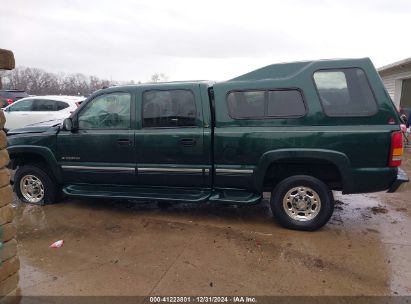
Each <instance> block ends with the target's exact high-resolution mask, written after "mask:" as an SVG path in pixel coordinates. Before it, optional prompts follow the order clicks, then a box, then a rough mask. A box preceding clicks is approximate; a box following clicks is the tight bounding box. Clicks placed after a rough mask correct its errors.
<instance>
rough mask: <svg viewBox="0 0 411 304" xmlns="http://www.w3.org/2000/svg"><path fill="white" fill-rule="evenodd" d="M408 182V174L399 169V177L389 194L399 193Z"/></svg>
mask: <svg viewBox="0 0 411 304" xmlns="http://www.w3.org/2000/svg"><path fill="white" fill-rule="evenodd" d="M408 181H409V179H408V176H407V173H405V171H404V170H402V169H400V168H398V173H397V177H396V179H395V180H394V182H393V183H392V185H391V187H390V188H389V189H388V191H387V192H388V193H392V192H396V191H398V190H399V189H400V188H401V186H404V185H405V183H407V182H408Z"/></svg>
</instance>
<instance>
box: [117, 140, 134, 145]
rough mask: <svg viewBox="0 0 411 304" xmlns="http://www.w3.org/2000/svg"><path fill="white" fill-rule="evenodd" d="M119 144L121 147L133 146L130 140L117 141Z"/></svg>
mask: <svg viewBox="0 0 411 304" xmlns="http://www.w3.org/2000/svg"><path fill="white" fill-rule="evenodd" d="M117 143H118V144H119V145H120V146H131V141H130V140H129V139H117Z"/></svg>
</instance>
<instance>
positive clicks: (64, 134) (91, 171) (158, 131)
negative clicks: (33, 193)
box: [8, 59, 399, 204]
mask: <svg viewBox="0 0 411 304" xmlns="http://www.w3.org/2000/svg"><path fill="white" fill-rule="evenodd" d="M347 68H358V69H361V70H362V71H363V72H364V73H365V75H366V78H367V81H368V83H369V85H370V87H371V90H372V94H373V98H374V99H375V101H376V105H377V108H378V111H377V113H375V114H373V115H371V116H365V117H329V116H327V115H326V114H325V113H324V111H323V108H322V105H321V102H320V99H319V94H318V92H317V90H316V87H315V84H314V78H313V75H314V73H315V72H316V71H318V70H326V69H347ZM321 77H324V76H321ZM343 80H344V79H343V77H342V76H341V77H340V78H338V79H337V81H338V88H340V87H343V85H342V84H341V82H342V81H343ZM321 81H323V82H324V81H325V80H324V79H322V78H321ZM331 86H332V83H331ZM280 89H296V90H299V91H300V92H301V93H302V95H303V97H304V100H305V106H306V114H305V115H303V116H302V117H291V118H290V117H288V118H287V117H283V118H266V119H233V118H232V117H230V115H229V112H228V106H227V101H226V96H227V95H228V94H229V93H230V92H231V91H249V90H254V91H255V90H262V91H263V92H268V90H280ZM151 90H189V91H191V92H192V93H193V95H194V97H195V103H196V104H195V106H196V109H197V116H196V119H195V125H193V126H190V127H181V128H143V127H142V125H143V123H142V103H143V101H142V98H143V93H144V92H146V91H151ZM210 90H212V91H213V94H214V100H210V95H209V91H210ZM115 92H126V93H129V94H130V95H131V100H132V105H131V117H130V118H131V128H130V129H123V130H76V131H74V132H71V131H65V130H61V129H60V128H59V127H54V128H48V129H43V130H40V129H39V128H37V129H36V128H31V129H30V128H28V129H26V131H30V132H32V133H29V134H24V132H23V133H22V134H17V135H12V136H9V138H8V139H9V148H8V150H9V153H10V156H11V158H12V159H13V160H14V164H15V165H18V164H19V162H20V163H21V162H26V161H33V160H35V161H39V160H42V161H43V162H45V163H46V164H47V165H48V166H49V168H50V170H51V171H52V172H53V174H54V176H55V178H56V181H58V182H59V183H60V184H62V185H63V186H64V191H65V192H66V193H67V194H69V195H73V196H113V197H122V198H124V197H126V198H128V197H130V198H140V199H145V200H147V199H153V200H163V199H164V200H182V201H195V202H201V201H206V200H211V201H217V202H221V203H224V202H238V203H250V204H251V203H256V202H258V201H259V200H260V199H261V193H262V191H263V190H265V191H267V190H268V191H271V189H272V187H273V186H274V184H275V183H276V182H278V181H279V179H281V178H284V177H285V176H287V174H288V173H292V174H309V175H314V176H320V177H322V178H323V179H325V180H326V182H327V183H328V184H329V185H330V187H331V188H332V189H336V190H342V191H343V193H361V192H373V191H382V190H386V189H388V188H389V187H390V186H391V185H392V184H393V182H394V181H395V179H396V176H397V172H398V170H397V169H396V168H389V167H388V166H387V163H388V158H389V147H390V138H391V133H392V132H393V131H398V130H399V126H398V125H399V118H398V114H397V112H396V110H395V107H394V105H393V103H392V101H391V99H390V98H389V96H388V94H387V92H386V90H385V89H384V86H383V83H382V81H381V79H380V77H379V75H378V73H377V71H376V70H375V68H374V67H373V65H372V63H371V61H370V60H369V59H352V60H329V61H310V62H296V63H288V64H276V65H270V66H267V67H264V68H261V69H258V70H256V71H252V72H250V73H247V74H245V75H242V76H239V77H236V78H234V79H232V80H229V81H225V82H219V83H213V82H205V81H197V82H175V83H157V84H142V85H135V86H121V87H112V88H108V89H105V90H100V91H98V92H96V93H94V94H93V95H92V96H91V97H89V98H88V100H86V101H85V102H83V104H82V106H81V107H80V108H79V109H78V110H77V111H76V112H75V113H74V114H73V115H72V116H71V117H72V120H73V125H74V126H77V115H78V114H79V113H81V111H82V110H83V109H84V108H85V107H86V105H87V104H88V103H89V102H90V101H92V100H93V99H94V98H96V97H97V96H100V95H102V94H106V93H115ZM265 94H268V93H265ZM258 96H259V95H258V94H257V95H255V96H254V97H258ZM260 96H262V95H261V94H260ZM211 102H212V103H213V107H214V108H215V119H213V113H212V111H211V108H212V106H211V105H210V103H211ZM389 120H392V121H393V122H394V124H388V121H389ZM23 131H24V130H23ZM187 139H190V140H192V141H193V142H194V143H195V144H194V145H191V146H190V145H188V146H187V145H186V146H184V145H182V144H181V143H182V141H184V140H187ZM119 140H120V141H121V140H128V141H129V142H130V143H131V144H130V145H119V144H118V141H119ZM61 166H71V167H73V166H74V167H78V166H82V167H83V169H81V170H78V169H64V170H63V169H62V167H61ZM84 167H85V168H84ZM96 167H100V170H98V168H97V169H96ZM106 167H115V168H120V169H119V170H118V171H115V170H104V169H101V168H106ZM156 168H157V171H156V170H154V169H156ZM216 168H217V169H221V170H232V172H227V171H226V172H222V173H218V170H217V172H215V171H214V169H216ZM166 169H168V171H167V170H166ZM233 170H234V171H233ZM235 170H237V171H235ZM220 172H221V171H220Z"/></svg>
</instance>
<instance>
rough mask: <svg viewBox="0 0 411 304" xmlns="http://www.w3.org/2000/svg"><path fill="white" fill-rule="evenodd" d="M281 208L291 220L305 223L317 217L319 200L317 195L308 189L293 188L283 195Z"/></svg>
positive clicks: (319, 205) (303, 187) (319, 206)
mask: <svg viewBox="0 0 411 304" xmlns="http://www.w3.org/2000/svg"><path fill="white" fill-rule="evenodd" d="M283 208H284V211H285V213H286V214H287V215H288V216H289V217H290V218H292V219H293V220H296V221H300V222H305V221H309V220H312V219H313V218H315V217H316V216H317V215H318V213H319V212H320V210H321V199H320V196H319V195H318V193H317V192H316V191H314V190H313V189H311V188H309V187H305V186H299V187H294V188H292V189H290V190H289V191H288V192H287V193H286V194H285V196H284V198H283Z"/></svg>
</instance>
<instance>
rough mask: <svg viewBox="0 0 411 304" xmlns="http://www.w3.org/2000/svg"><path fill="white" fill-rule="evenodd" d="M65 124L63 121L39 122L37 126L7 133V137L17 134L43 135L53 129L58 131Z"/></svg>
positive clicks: (29, 126)
mask: <svg viewBox="0 0 411 304" xmlns="http://www.w3.org/2000/svg"><path fill="white" fill-rule="evenodd" d="M62 123H63V119H54V120H47V121H42V122H38V123H35V124H31V125H27V126H25V127H23V128H18V129H12V130H8V131H7V136H11V135H16V134H26V133H43V132H46V131H48V130H50V129H51V128H54V129H58V127H59V126H60V125H61V124H62Z"/></svg>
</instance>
